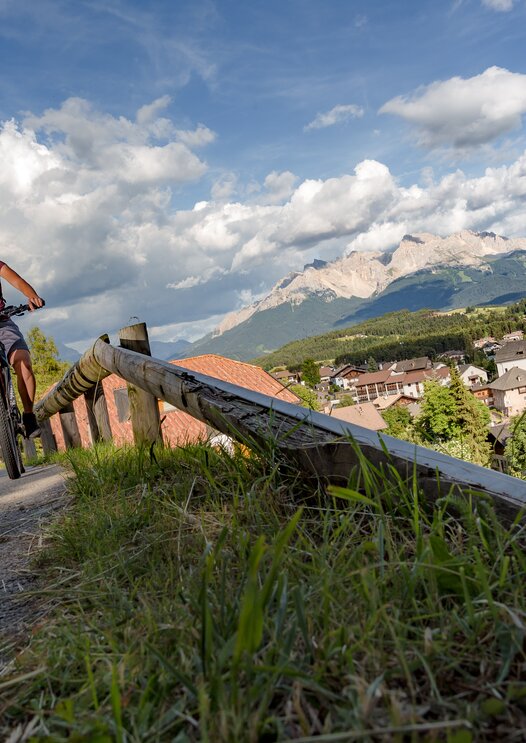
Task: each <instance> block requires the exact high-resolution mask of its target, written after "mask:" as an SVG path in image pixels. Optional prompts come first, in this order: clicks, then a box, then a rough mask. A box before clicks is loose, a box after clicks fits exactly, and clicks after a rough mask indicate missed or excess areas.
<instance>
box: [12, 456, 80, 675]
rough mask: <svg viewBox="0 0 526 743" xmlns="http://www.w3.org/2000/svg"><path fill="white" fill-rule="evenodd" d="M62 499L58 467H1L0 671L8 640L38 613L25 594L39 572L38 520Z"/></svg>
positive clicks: (48, 515)
mask: <svg viewBox="0 0 526 743" xmlns="http://www.w3.org/2000/svg"><path fill="white" fill-rule="evenodd" d="M67 502H68V496H67V493H66V488H65V484H64V476H63V474H62V472H61V470H60V469H59V468H58V467H55V466H48V467H32V468H28V471H27V472H26V473H25V474H24V475H23V476H22V477H21V478H20V479H19V480H9V478H8V477H7V475H6V473H5V470H0V674H1V672H2V668H3V667H4V666H5V663H6V662H7V656H8V654H9V646H10V645H11V643H12V642H15V641H16V638H17V637H18V636H20V635H22V634H23V633H24V632H25V631H26V630H27V628H28V626H29V625H30V624H32V623H33V622H34V621H35V620H36V619H37V618H38V614H39V611H38V609H37V607H36V605H35V602H34V600H33V598H32V596H31V595H30V594H29V593H28V592H30V591H31V589H32V588H34V587H35V585H36V581H37V577H38V576H37V575H35V574H34V572H33V570H32V567H31V560H32V557H33V556H34V554H35V552H36V550H38V548H39V547H40V546H41V544H42V526H43V524H45V523H46V522H48V521H49V520H50V519H51V518H52V516H53V514H54V513H56V512H57V511H58V510H60V509H61V508H63V507H64V506H65V505H66V503H67ZM26 594H27V597H26Z"/></svg>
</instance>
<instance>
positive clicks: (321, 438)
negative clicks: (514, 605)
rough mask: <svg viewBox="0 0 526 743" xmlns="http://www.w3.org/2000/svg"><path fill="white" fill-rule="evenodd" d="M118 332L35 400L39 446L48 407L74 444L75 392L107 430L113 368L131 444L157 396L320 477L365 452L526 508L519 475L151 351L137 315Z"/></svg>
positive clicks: (511, 511) (431, 488)
mask: <svg viewBox="0 0 526 743" xmlns="http://www.w3.org/2000/svg"><path fill="white" fill-rule="evenodd" d="M120 339H121V345H120V347H117V346H112V345H110V343H109V340H108V337H107V336H101V337H100V338H98V339H97V340H96V341H95V343H94V344H93V345H92V346H91V348H89V349H88V350H87V351H86V352H85V353H84V355H83V356H82V358H81V359H80V360H79V361H78V362H77V363H75V364H74V365H73V366H72V367H71V368H70V369H69V370H68V372H67V373H66V374H65V376H64V378H63V379H62V380H61V381H60V382H59V383H58V384H57V385H56V387H55V388H54V389H53V390H51V391H50V392H49V393H48V394H47V395H46V396H45V397H44V398H43V399H42V400H40V402H39V403H38V404H37V406H36V409H35V412H36V414H37V418H38V420H39V422H40V425H41V428H42V430H43V438H42V442H43V446H44V448H46V446H47V447H48V450H49V448H50V446H51V439H52V436H51V439H50V426H49V423H47V421H48V419H49V418H50V417H51V416H52V415H54V414H56V413H60V414H61V419H62V423H63V431H64V432H65V435H66V438H67V441H66V444H67V445H70V446H72V445H78V441H79V435H78V428H77V430H76V431H75V428H76V426H75V424H74V413H73V418H72V417H71V415H72V413H71V411H72V410H73V408H72V402H73V400H75V399H76V398H77V397H80V396H81V395H84V396H85V399H86V401H87V406H88V418H89V420H90V426H91V431H92V437H93V438H94V439H95V440H97V439H109V438H110V437H111V428H110V426H109V421H108V417H107V410H106V406H105V405H104V404H102V403H103V402H104V400H103V399H102V400H101V396H100V391H101V381H102V380H103V379H104V378H105V377H107V376H109V375H110V374H116V375H118V376H119V377H121V378H122V379H123V380H125V381H126V382H127V384H128V392H129V399H130V413H131V420H132V427H133V432H134V440H135V442H136V443H137V444H149V445H151V444H153V443H155V442H159V441H161V425H160V420H159V407H158V400H164V401H166V402H168V403H170V404H171V405H173V406H174V407H176V408H178V409H179V410H182V411H184V412H185V413H188V414H190V415H191V416H194V417H195V418H197V419H198V420H200V421H202V422H203V423H205V424H207V425H209V426H211V427H213V428H214V429H216V430H218V431H220V432H221V433H224V434H227V435H228V436H231V437H233V438H236V439H237V440H238V441H240V442H241V443H243V444H249V445H250V443H251V442H252V443H254V444H256V445H259V446H265V445H266V443H268V441H269V439H271V440H273V441H274V442H275V445H276V446H277V447H278V448H279V449H280V450H281V452H282V453H283V455H284V456H285V457H286V458H287V459H288V460H290V461H291V462H292V463H293V465H294V466H296V467H298V468H299V469H300V471H302V472H305V473H311V474H313V475H316V476H317V477H320V478H322V479H324V480H329V481H334V482H339V483H341V482H346V481H347V480H348V478H349V475H350V473H351V471H352V469H353V468H355V467H357V466H359V464H360V458H361V457H363V456H364V457H365V458H366V459H367V460H369V461H370V462H371V463H372V464H374V465H376V466H382V467H393V468H394V469H395V470H396V471H397V472H398V473H399V475H400V476H401V477H402V478H403V479H405V480H411V481H414V480H416V481H417V483H418V486H419V487H420V488H421V489H422V490H423V491H424V493H425V495H426V496H427V497H429V498H430V499H436V498H437V497H440V496H445V495H447V494H448V493H450V492H451V491H453V492H456V493H457V494H464V495H467V496H477V495H482V496H487V497H489V498H491V499H492V501H493V503H494V506H495V509H496V511H497V513H498V514H499V515H500V516H501V517H502V518H503V519H505V520H506V521H510V520H513V519H514V518H515V517H516V516H517V514H518V513H519V512H520V511H522V510H523V509H526V481H523V480H519V479H517V478H514V477H510V476H509V475H505V474H503V473H500V472H496V471H494V470H489V469H487V468H485V467H480V466H478V465H475V464H471V463H469V462H464V461H462V460H459V459H455V458H453V457H450V456H447V455H445V454H441V453H439V452H436V451H433V450H431V449H427V448H425V447H421V446H416V445H414V444H411V443H409V442H407V441H402V440H400V439H396V438H393V437H391V436H387V435H384V434H380V433H377V432H375V431H371V430H369V429H366V428H363V427H361V426H357V425H353V424H350V423H346V422H344V421H341V420H338V419H335V418H332V417H330V416H328V415H323V414H321V413H317V412H314V411H312V410H307V409H306V408H302V407H300V406H299V405H294V404H292V403H288V402H285V401H283V400H280V399H278V398H275V397H271V396H268V395H264V394H261V393H259V392H255V391H252V390H248V389H245V388H244V387H239V386H237V385H234V384H230V383H227V382H223V381H222V380H219V379H216V378H214V377H210V376H207V375H204V374H199V373H196V372H191V371H188V370H187V369H184V368H182V367H178V366H176V365H175V364H170V363H168V362H165V361H160V360H158V359H154V358H152V357H151V356H150V355H149V350H150V348H149V344H148V336H147V332H146V326H145V325H144V323H139V324H137V325H134V326H130V327H128V328H124V329H123V330H122V331H121V333H120ZM64 424H65V425H64ZM46 442H47V443H46Z"/></svg>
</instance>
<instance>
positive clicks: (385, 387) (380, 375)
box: [356, 366, 450, 402]
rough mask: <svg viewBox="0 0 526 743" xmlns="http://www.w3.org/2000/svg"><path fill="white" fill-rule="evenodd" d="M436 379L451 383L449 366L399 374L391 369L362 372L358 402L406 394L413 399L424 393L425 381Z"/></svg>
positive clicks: (443, 383)
mask: <svg viewBox="0 0 526 743" xmlns="http://www.w3.org/2000/svg"><path fill="white" fill-rule="evenodd" d="M429 380H436V381H437V382H439V383H440V384H442V385H446V384H449V382H450V373H449V368H448V367H447V366H442V367H440V368H438V369H419V370H417V371H409V372H403V373H400V374H397V373H395V372H393V371H391V370H390V369H383V370H382V371H378V372H369V373H367V374H362V375H361V376H359V377H358V379H357V380H356V395H357V398H358V402H368V401H371V400H376V399H377V398H379V397H389V396H391V395H404V396H406V397H411V398H412V399H413V400H415V399H417V398H419V397H422V395H423V394H424V382H426V381H429Z"/></svg>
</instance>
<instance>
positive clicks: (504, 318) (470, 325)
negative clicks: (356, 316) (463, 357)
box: [255, 299, 526, 369]
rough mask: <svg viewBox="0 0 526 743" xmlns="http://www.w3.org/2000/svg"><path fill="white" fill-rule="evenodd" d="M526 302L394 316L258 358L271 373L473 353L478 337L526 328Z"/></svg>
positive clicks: (283, 348)
mask: <svg viewBox="0 0 526 743" xmlns="http://www.w3.org/2000/svg"><path fill="white" fill-rule="evenodd" d="M525 312H526V300H524V299H522V300H521V301H520V302H517V303H515V304H513V305H510V306H508V307H494V308H476V309H474V308H469V307H468V308H466V309H465V310H462V311H456V312H452V313H439V312H436V311H434V310H419V311H418V312H409V311H407V310H402V311H401V312H391V313H388V314H386V315H384V316H383V317H380V318H376V319H372V320H367V321H365V322H362V323H359V324H358V325H353V326H352V327H348V328H345V329H342V330H335V331H332V332H330V333H325V334H324V335H318V336H313V337H310V338H304V339H302V340H298V341H294V342H292V343H287V344H286V345H285V346H283V347H282V348H280V349H278V350H277V351H274V352H273V353H271V354H268V355H266V356H262V357H259V358H257V359H255V363H257V364H259V365H261V366H263V367H264V368H265V369H272V368H274V367H276V366H287V367H288V368H292V369H293V368H295V367H299V366H300V365H301V362H302V361H303V359H305V358H314V359H316V360H317V361H326V362H328V361H334V362H335V363H336V364H337V365H338V364H343V363H347V362H349V363H356V364H360V363H364V362H366V361H367V359H369V358H370V357H373V358H374V359H375V360H376V361H377V362H378V361H380V362H381V361H389V360H399V359H405V358H410V357H414V356H424V355H428V356H431V357H436V356H438V355H440V354H441V353H443V352H444V351H448V350H452V349H460V350H466V351H468V352H471V350H472V343H473V340H474V339H475V338H479V337H482V336H485V335H492V336H494V337H502V335H504V334H505V333H508V332H510V331H511V330H515V329H517V328H520V329H522V330H526V317H525Z"/></svg>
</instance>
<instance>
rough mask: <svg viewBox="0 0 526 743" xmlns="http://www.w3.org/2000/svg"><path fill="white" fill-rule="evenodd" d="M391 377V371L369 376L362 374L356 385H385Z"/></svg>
mask: <svg viewBox="0 0 526 743" xmlns="http://www.w3.org/2000/svg"><path fill="white" fill-rule="evenodd" d="M390 376H391V370H390V369H384V370H383V371H377V372H369V373H367V374H360V376H359V377H358V379H357V380H356V385H357V386H358V387H362V385H364V384H383V383H384V382H386V381H387V380H388V379H389V377H390Z"/></svg>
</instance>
